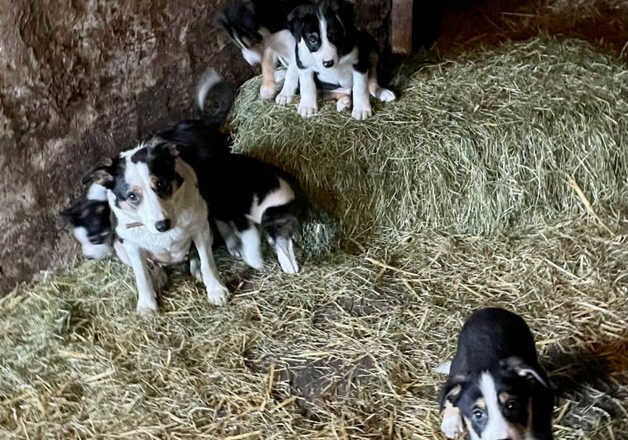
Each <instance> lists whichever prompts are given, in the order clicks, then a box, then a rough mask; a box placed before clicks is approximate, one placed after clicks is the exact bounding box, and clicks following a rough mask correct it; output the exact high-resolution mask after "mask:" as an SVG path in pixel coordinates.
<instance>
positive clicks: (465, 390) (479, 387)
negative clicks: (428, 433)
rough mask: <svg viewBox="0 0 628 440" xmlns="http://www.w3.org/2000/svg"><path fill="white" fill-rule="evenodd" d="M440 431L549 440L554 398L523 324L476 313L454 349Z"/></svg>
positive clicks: (495, 312) (497, 312)
mask: <svg viewBox="0 0 628 440" xmlns="http://www.w3.org/2000/svg"><path fill="white" fill-rule="evenodd" d="M440 405H441V410H442V411H443V420H442V424H441V430H442V432H443V433H444V434H445V436H446V437H448V438H455V437H457V436H458V435H459V434H460V433H462V432H463V431H467V432H468V434H469V436H470V438H471V439H472V440H549V439H551V438H552V426H551V425H552V423H551V420H552V408H553V393H552V390H551V389H550V387H549V383H548V378H547V376H546V374H545V371H543V369H542V368H541V366H540V364H539V362H538V359H537V353H536V348H535V345H534V339H533V337H532V333H531V332H530V329H529V328H528V326H527V325H526V323H525V321H524V320H523V319H522V318H521V317H520V316H518V315H516V314H514V313H512V312H509V311H506V310H503V309H498V308H486V309H481V310H478V311H477V312H475V313H474V314H473V315H471V317H470V318H469V319H468V320H467V322H466V323H465V324H464V326H463V328H462V331H461V332H460V335H459V336H458V347H457V351H456V354H455V356H454V359H453V361H452V362H451V367H450V370H449V378H448V380H447V383H446V384H445V385H444V387H443V389H442V392H441V398H440Z"/></svg>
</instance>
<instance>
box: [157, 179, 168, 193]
mask: <svg viewBox="0 0 628 440" xmlns="http://www.w3.org/2000/svg"><path fill="white" fill-rule="evenodd" d="M156 186H157V189H158V190H159V191H162V190H164V189H166V186H167V185H166V182H164V181H163V180H158V181H157V185H156Z"/></svg>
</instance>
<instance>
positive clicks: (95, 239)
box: [89, 236, 105, 244]
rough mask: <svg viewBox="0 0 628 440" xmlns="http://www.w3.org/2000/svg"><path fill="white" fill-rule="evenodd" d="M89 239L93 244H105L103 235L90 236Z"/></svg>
mask: <svg viewBox="0 0 628 440" xmlns="http://www.w3.org/2000/svg"><path fill="white" fill-rule="evenodd" d="M89 241H90V243H91V244H103V243H104V241H105V239H104V238H103V237H100V236H96V237H90V238H89Z"/></svg>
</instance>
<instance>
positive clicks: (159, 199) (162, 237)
mask: <svg viewBox="0 0 628 440" xmlns="http://www.w3.org/2000/svg"><path fill="white" fill-rule="evenodd" d="M219 81H220V78H219V77H218V76H217V75H216V74H215V73H212V74H211V75H206V76H205V77H204V80H203V83H202V84H201V85H200V86H199V93H200V91H204V92H203V93H206V92H207V90H209V89H211V86H212V85H213V84H216V83H218V82H219ZM207 82H211V83H212V84H209V85H208V84H207ZM89 178H90V179H92V181H93V182H95V183H97V184H99V185H102V186H103V187H105V188H107V200H108V203H109V207H110V209H111V210H112V212H113V214H114V216H115V219H116V221H117V226H116V229H115V232H116V235H117V236H118V238H119V240H118V241H117V242H116V245H118V246H120V247H121V249H120V250H119V251H118V252H117V253H118V256H119V257H120V258H121V260H122V261H124V262H126V263H127V264H129V265H130V266H132V267H133V272H134V274H135V281H136V284H137V290H138V303H137V311H138V313H139V314H141V315H145V314H148V313H151V312H155V311H156V310H157V297H156V286H154V285H153V280H154V279H155V276H151V271H150V267H149V264H148V263H149V261H150V262H152V263H156V264H158V265H159V266H161V265H169V264H175V263H180V262H182V261H184V260H186V259H187V258H188V253H189V251H190V248H191V245H192V244H194V246H195V247H196V250H197V251H198V255H199V260H200V264H199V266H200V267H199V272H200V273H199V276H200V278H201V280H202V282H203V284H204V285H205V288H206V291H207V299H208V301H209V302H210V303H211V304H215V305H223V304H224V303H225V302H226V299H227V294H228V291H227V289H226V288H225V286H224V285H223V284H222V283H221V282H220V280H219V277H218V274H217V271H216V266H215V264H214V258H213V255H212V233H211V230H210V226H209V222H208V207H207V203H206V201H205V199H204V198H203V196H202V195H201V193H200V192H199V189H198V178H197V175H196V173H195V171H194V169H193V168H192V167H191V166H190V164H188V163H187V162H185V161H184V160H183V159H182V158H181V157H179V150H178V148H177V146H176V145H175V144H172V143H170V142H168V141H167V140H165V139H163V138H162V137H160V136H155V137H153V138H151V139H150V140H148V141H147V142H142V143H140V144H139V145H138V146H136V147H135V148H132V149H130V150H127V151H123V152H122V153H120V155H119V156H117V157H115V158H114V159H113V160H112V163H111V164H109V165H105V166H101V167H99V168H97V169H95V170H94V171H92V172H91V173H90V176H89ZM160 271H161V272H163V269H161V268H160Z"/></svg>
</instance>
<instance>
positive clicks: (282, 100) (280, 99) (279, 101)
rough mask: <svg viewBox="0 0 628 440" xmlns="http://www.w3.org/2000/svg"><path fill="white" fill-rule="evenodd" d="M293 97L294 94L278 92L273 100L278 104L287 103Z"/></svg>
mask: <svg viewBox="0 0 628 440" xmlns="http://www.w3.org/2000/svg"><path fill="white" fill-rule="evenodd" d="M293 99H294V95H288V94H285V93H280V94H279V95H277V97H276V98H275V102H276V103H277V104H279V105H288V104H290V103H291V102H292V100H293Z"/></svg>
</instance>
